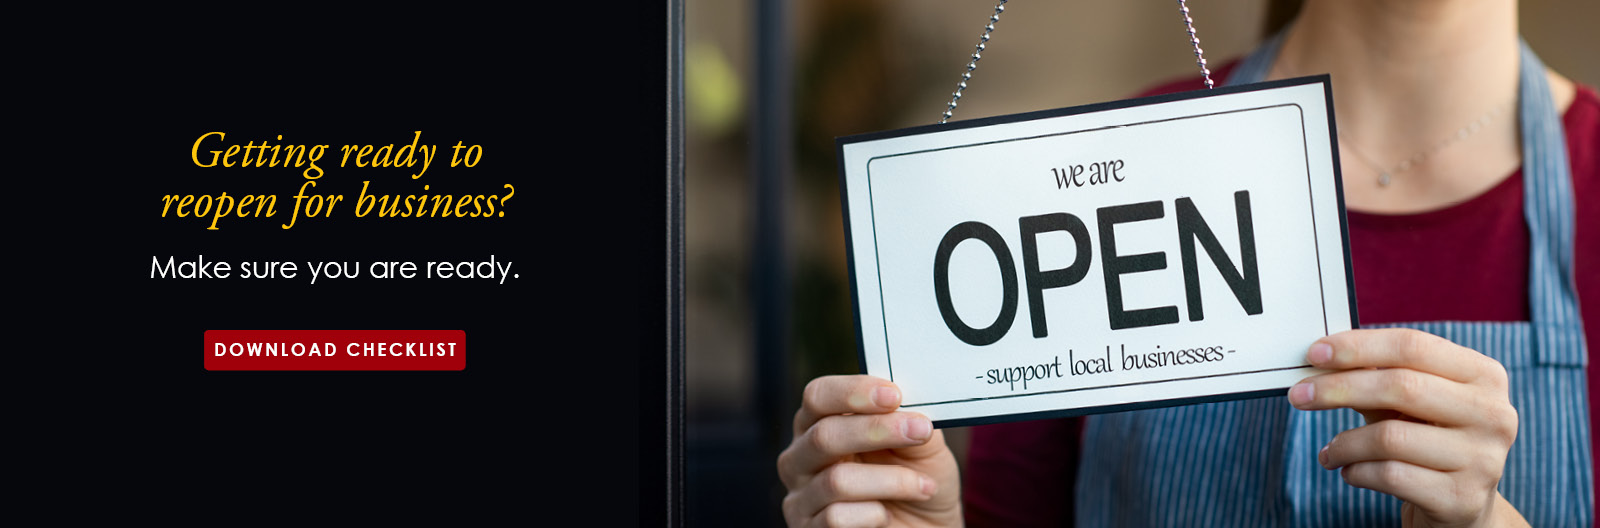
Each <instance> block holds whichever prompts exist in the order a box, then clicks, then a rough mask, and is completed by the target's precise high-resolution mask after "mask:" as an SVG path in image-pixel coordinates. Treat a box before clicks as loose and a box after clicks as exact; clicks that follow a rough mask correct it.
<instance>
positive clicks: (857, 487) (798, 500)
mask: <svg viewBox="0 0 1600 528" xmlns="http://www.w3.org/2000/svg"><path fill="white" fill-rule="evenodd" d="M937 489H938V486H937V484H935V483H934V481H933V479H932V478H929V477H927V476H926V475H923V474H922V473H920V472H918V471H916V470H913V469H911V468H908V467H905V466H885V465H878V464H857V463H848V462H846V463H839V464H834V465H831V466H828V468H827V469H824V470H822V472H821V473H818V474H817V476H816V478H813V479H811V482H810V483H808V484H806V487H805V488H803V489H801V490H800V492H798V493H793V494H790V495H789V497H788V498H785V499H784V504H783V507H784V512H785V513H790V512H793V513H794V514H796V515H798V516H800V517H805V518H810V517H813V516H815V515H816V514H817V512H820V511H822V509H823V508H825V507H827V506H828V505H829V504H833V503H835V502H863V501H880V500H895V501H924V500H928V499H931V498H933V494H934V493H935V492H937Z"/></svg>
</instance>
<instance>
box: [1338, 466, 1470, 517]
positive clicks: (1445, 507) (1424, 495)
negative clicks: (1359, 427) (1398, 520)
mask: <svg viewBox="0 0 1600 528" xmlns="http://www.w3.org/2000/svg"><path fill="white" fill-rule="evenodd" d="M1339 476H1341V477H1343V478H1344V481H1345V482H1346V483H1349V484H1350V485H1351V486H1355V487H1357V488H1364V489H1369V490H1373V491H1377V492H1381V493H1387V494H1389V495H1393V496H1394V497H1395V498H1398V499H1400V500H1402V501H1406V502H1409V503H1411V504H1412V505H1413V506H1415V507H1418V508H1422V509H1423V510H1424V511H1427V512H1430V513H1433V514H1434V515H1435V516H1437V517H1444V518H1451V517H1458V516H1459V515H1460V514H1463V513H1464V512H1465V511H1467V510H1472V509H1474V508H1473V507H1474V503H1475V502H1476V503H1477V505H1481V504H1484V503H1483V502H1477V501H1476V499H1477V498H1475V497H1458V496H1456V494H1457V485H1456V483H1455V482H1452V481H1451V480H1450V476H1449V475H1446V474H1444V473H1442V472H1439V471H1434V470H1432V469H1427V468H1424V467H1421V466H1416V465H1412V464H1407V463H1405V462H1401V461H1398V460H1383V461H1375V462H1357V463H1354V464H1351V465H1348V466H1345V467H1344V469H1342V470H1340V472H1339ZM1488 492H1489V493H1493V492H1494V488H1489V489H1488ZM1462 499H1469V501H1467V502H1463V500H1462ZM1489 499H1490V497H1489V496H1485V497H1483V500H1484V501H1487V500H1489Z"/></svg>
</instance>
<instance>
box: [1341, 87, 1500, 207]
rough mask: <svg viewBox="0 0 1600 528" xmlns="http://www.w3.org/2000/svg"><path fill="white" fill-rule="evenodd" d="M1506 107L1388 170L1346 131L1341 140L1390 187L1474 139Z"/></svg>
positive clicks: (1385, 185)
mask: <svg viewBox="0 0 1600 528" xmlns="http://www.w3.org/2000/svg"><path fill="white" fill-rule="evenodd" d="M1506 106H1507V105H1506V104H1504V103H1501V104H1498V105H1495V106H1494V108H1492V109H1490V110H1489V111H1488V112H1487V113H1485V114H1483V115H1481V116H1478V118H1477V119H1474V120H1473V121H1472V122H1471V123H1467V125H1466V126H1463V127H1461V128H1459V129H1456V131H1455V133H1453V134H1450V136H1449V137H1446V138H1444V139H1442V140H1439V142H1437V143H1434V144H1433V146H1431V147H1428V148H1426V149H1423V150H1421V151H1419V152H1417V153H1416V154H1412V155H1411V157H1409V158H1406V159H1405V160H1404V161H1401V162H1400V163H1398V164H1396V165H1394V166H1393V167H1390V168H1388V169H1385V168H1383V166H1382V165H1379V164H1378V163H1377V162H1375V161H1372V157H1370V156H1367V154H1366V153H1365V152H1362V151H1361V148H1360V147H1357V146H1356V143H1355V142H1354V141H1351V140H1350V138H1349V137H1348V136H1345V135H1344V131H1342V130H1341V131H1340V132H1339V140H1340V141H1343V142H1344V144H1345V145H1346V146H1349V147H1350V152H1352V153H1355V155H1356V158H1358V159H1360V160H1361V163H1363V164H1366V166H1367V167H1368V168H1371V169H1372V170H1373V172H1377V173H1378V185H1379V186H1383V187H1388V186H1389V182H1390V180H1391V179H1392V177H1393V176H1394V175H1396V174H1400V173H1402V172H1405V171H1407V170H1410V169H1411V168H1412V167H1415V166H1417V165H1418V164H1420V163H1422V162H1423V161H1426V160H1427V159H1428V158H1429V157H1431V156H1433V155H1434V154H1438V153H1439V151H1441V150H1444V149H1445V148H1447V147H1449V146H1450V145H1454V144H1456V143H1459V142H1461V140H1464V139H1467V138H1469V137H1472V135H1473V134H1476V133H1478V131H1479V130H1482V129H1483V127H1484V125H1487V124H1489V122H1490V121H1493V120H1494V118H1495V116H1498V115H1500V111H1501V110H1504V109H1505V107H1506Z"/></svg>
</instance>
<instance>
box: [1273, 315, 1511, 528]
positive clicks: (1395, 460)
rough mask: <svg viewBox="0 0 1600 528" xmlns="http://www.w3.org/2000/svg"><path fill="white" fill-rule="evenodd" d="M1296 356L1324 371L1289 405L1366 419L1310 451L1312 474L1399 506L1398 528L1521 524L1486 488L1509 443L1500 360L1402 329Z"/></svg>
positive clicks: (1344, 336)
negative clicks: (1336, 475)
mask: <svg viewBox="0 0 1600 528" xmlns="http://www.w3.org/2000/svg"><path fill="white" fill-rule="evenodd" d="M1306 357H1307V359H1309V360H1310V361H1311V364H1312V365H1315V366H1317V367H1319V368H1323V369H1327V370H1332V371H1334V372H1330V373H1327V374H1321V375H1317V376H1312V377H1310V378H1306V379H1305V380H1303V381H1301V382H1300V383H1299V384H1297V385H1295V386H1294V387H1292V388H1290V389H1289V403H1291V404H1293V405H1294V406H1295V407H1297V408H1300V409H1304V410H1324V409H1338V408H1349V409H1354V410H1356V411H1358V412H1360V413H1361V414H1362V416H1365V417H1366V419H1367V420H1366V421H1367V425H1365V426H1362V427H1357V428H1355V429H1351V430H1348V431H1345V432H1342V433H1339V435H1338V436H1335V437H1334V438H1333V441H1331V442H1328V445H1327V446H1325V447H1323V448H1322V451H1321V452H1319V453H1317V460H1318V461H1319V462H1320V463H1321V464H1322V467H1324V468H1327V469H1334V468H1340V469H1341V471H1340V475H1341V476H1342V477H1343V478H1344V480H1345V482H1347V483H1349V484H1350V485H1352V486H1355V487H1358V488H1366V489H1370V490H1376V491H1379V492H1383V493H1387V494H1389V495H1393V496H1395V497H1398V498H1399V499H1400V500H1402V501H1405V505H1404V506H1403V507H1402V510H1401V512H1402V513H1401V517H1402V522H1403V523H1404V524H1405V526H1414V527H1420V526H1526V525H1527V521H1525V520H1523V519H1522V516H1521V515H1520V514H1518V513H1517V511H1516V509H1515V508H1513V507H1512V506H1511V505H1510V503H1507V502H1506V500H1505V498H1504V497H1502V496H1500V493H1499V491H1497V490H1496V489H1495V487H1496V486H1497V485H1498V484H1499V483H1500V475H1501V472H1502V471H1503V470H1504V468H1505V463H1506V454H1507V453H1508V452H1510V450H1511V443H1512V442H1513V441H1515V440H1516V438H1517V411H1516V409H1514V408H1512V407H1511V399H1510V396H1509V393H1508V389H1507V378H1506V369H1505V367H1503V366H1501V365H1500V362H1498V361H1495V360H1494V359H1492V358H1490V357H1488V356H1485V355H1483V354H1480V353H1478V352H1477V351H1474V350H1472V349H1469V348H1463V347H1461V346H1458V345H1456V344H1455V343H1451V342H1450V341H1448V340H1446V339H1444V338H1441V337H1438V336H1435V335H1432V334H1428V333H1426V332H1420V331H1417V330H1408V329H1383V330H1350V331H1347V332H1340V333H1337V334H1334V335H1331V336H1328V337H1324V338H1322V339H1319V340H1317V342H1316V343H1315V344H1313V345H1311V350H1310V351H1309V352H1308V353H1307V354H1306Z"/></svg>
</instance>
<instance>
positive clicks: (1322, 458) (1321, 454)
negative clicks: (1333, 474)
mask: <svg viewBox="0 0 1600 528" xmlns="http://www.w3.org/2000/svg"><path fill="white" fill-rule="evenodd" d="M1317 463H1318V464H1322V468H1323V469H1333V468H1330V467H1328V446H1322V450H1321V451H1317Z"/></svg>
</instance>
